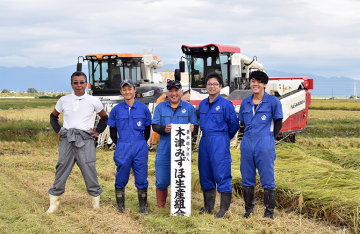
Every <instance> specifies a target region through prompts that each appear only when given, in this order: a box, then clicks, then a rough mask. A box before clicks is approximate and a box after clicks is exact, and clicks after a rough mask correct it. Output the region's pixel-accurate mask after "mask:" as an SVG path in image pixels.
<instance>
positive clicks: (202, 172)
mask: <svg viewBox="0 0 360 234" xmlns="http://www.w3.org/2000/svg"><path fill="white" fill-rule="evenodd" d="M231 162H232V160H231V154H230V137H229V133H228V132H213V133H204V132H203V135H202V137H201V140H200V145H199V160H198V169H199V177H200V185H201V189H202V190H203V191H205V190H209V189H215V188H216V185H217V191H218V193H232V184H231V179H232V177H231Z"/></svg>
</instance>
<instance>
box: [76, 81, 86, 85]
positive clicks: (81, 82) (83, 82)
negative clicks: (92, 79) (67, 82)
mask: <svg viewBox="0 0 360 234" xmlns="http://www.w3.org/2000/svg"><path fill="white" fill-rule="evenodd" d="M79 83H80V84H82V85H83V84H85V83H86V82H85V81H80V82H77V81H74V82H73V84H74V85H78V84H79Z"/></svg>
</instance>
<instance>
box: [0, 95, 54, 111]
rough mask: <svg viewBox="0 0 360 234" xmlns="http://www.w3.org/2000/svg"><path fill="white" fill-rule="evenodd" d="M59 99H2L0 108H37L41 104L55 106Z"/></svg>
mask: <svg viewBox="0 0 360 234" xmlns="http://www.w3.org/2000/svg"><path fill="white" fill-rule="evenodd" d="M56 102H57V99H16V98H14V99H0V109H1V110H9V109H26V108H37V107H39V106H45V107H51V106H55V104H56Z"/></svg>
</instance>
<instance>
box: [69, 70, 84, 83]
mask: <svg viewBox="0 0 360 234" xmlns="http://www.w3.org/2000/svg"><path fill="white" fill-rule="evenodd" d="M74 76H83V77H85V82H87V77H86V74H85V73H84V72H81V71H76V72H74V73H73V74H72V75H71V83H72V82H73V77H74Z"/></svg>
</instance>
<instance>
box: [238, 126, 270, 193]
mask: <svg viewBox="0 0 360 234" xmlns="http://www.w3.org/2000/svg"><path fill="white" fill-rule="evenodd" d="M240 150H241V160H240V172H241V177H242V179H241V181H242V185H243V186H244V187H249V186H254V185H255V184H256V169H258V172H259V175H260V182H261V187H263V188H264V189H271V188H274V187H275V176H274V161H275V159H276V152H275V139H274V135H273V133H272V132H271V133H270V134H251V133H246V132H245V135H244V137H243V139H242V141H241V147H240Z"/></svg>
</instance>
